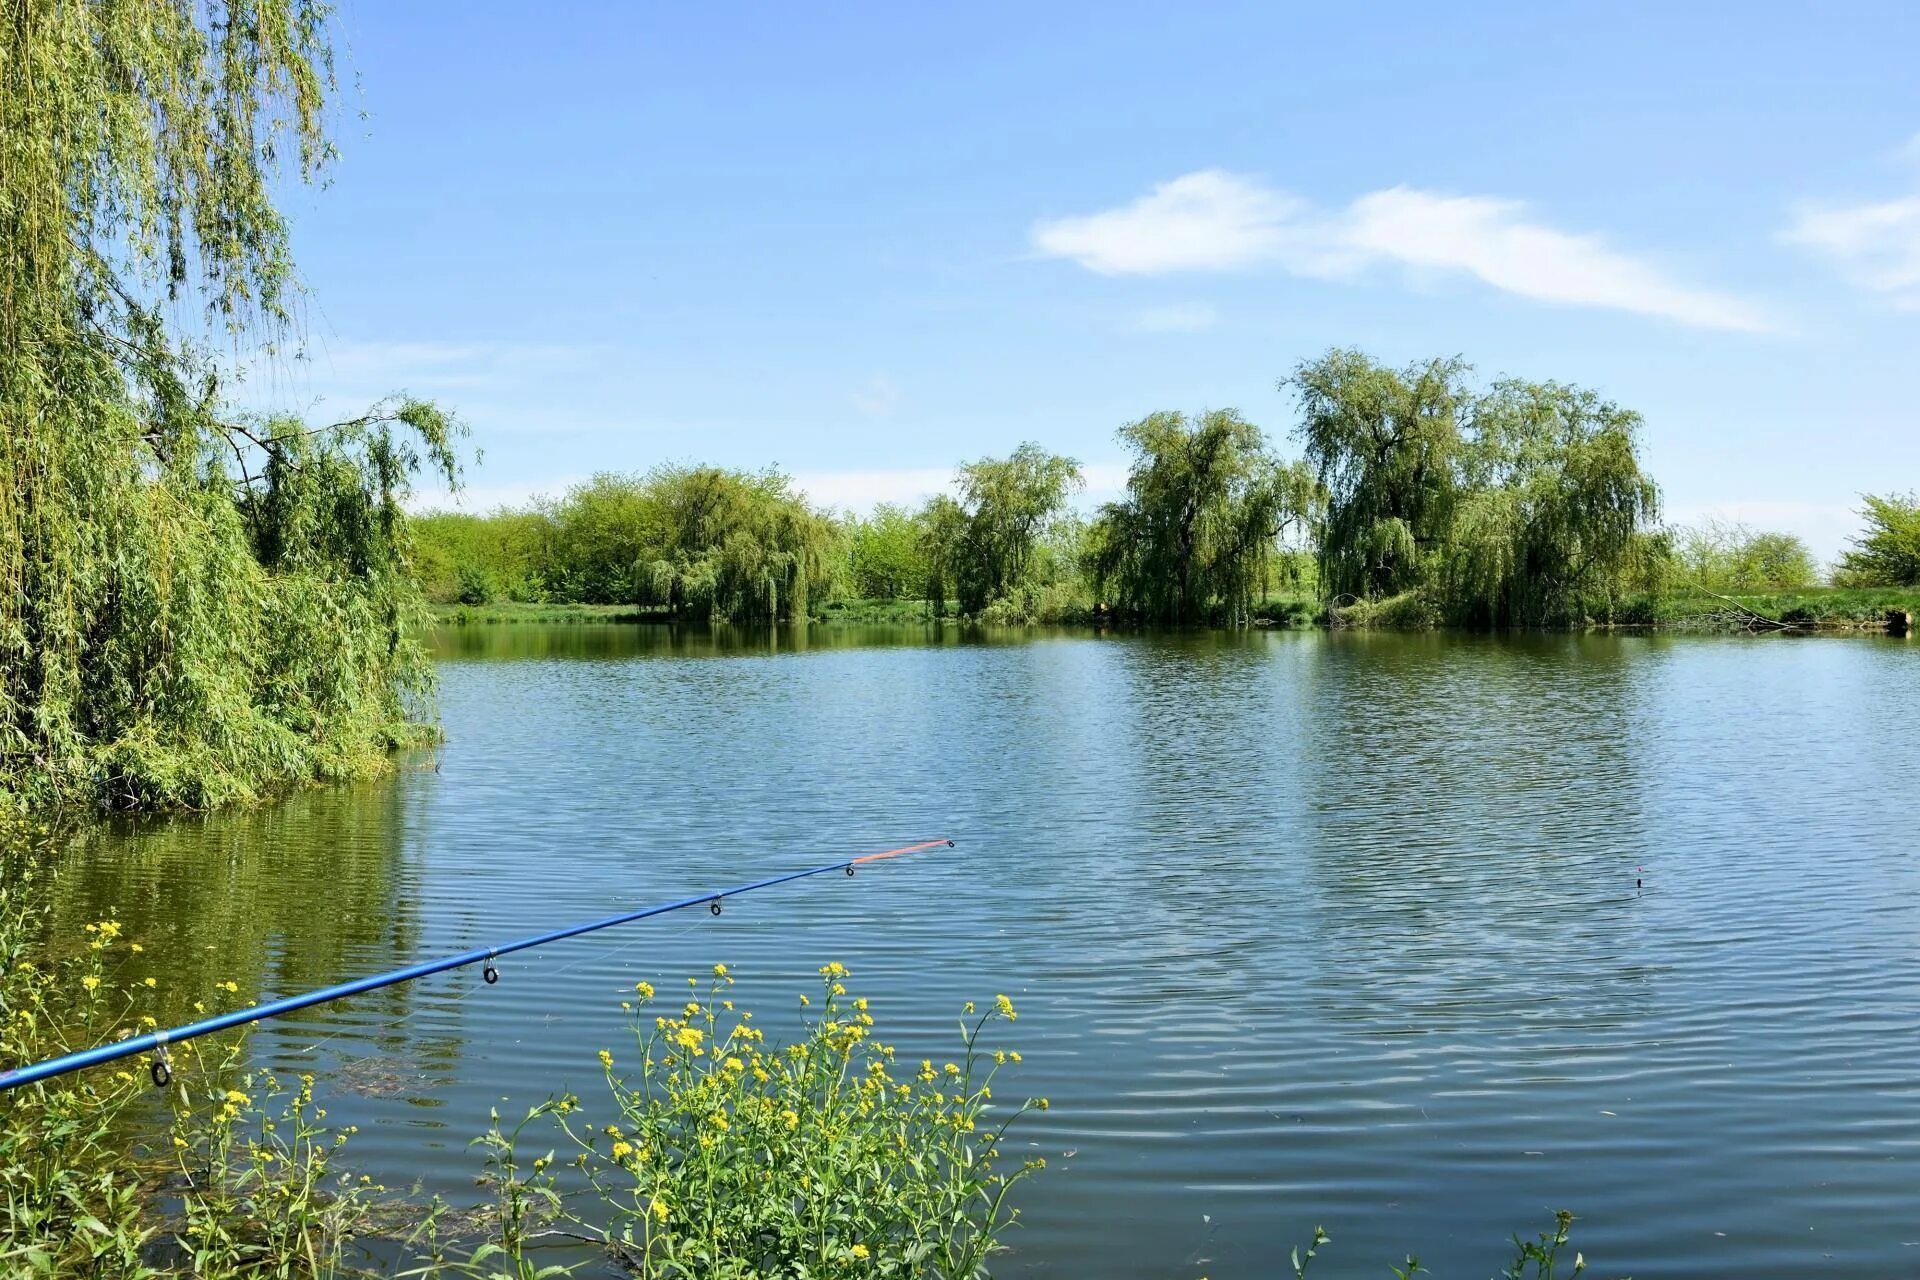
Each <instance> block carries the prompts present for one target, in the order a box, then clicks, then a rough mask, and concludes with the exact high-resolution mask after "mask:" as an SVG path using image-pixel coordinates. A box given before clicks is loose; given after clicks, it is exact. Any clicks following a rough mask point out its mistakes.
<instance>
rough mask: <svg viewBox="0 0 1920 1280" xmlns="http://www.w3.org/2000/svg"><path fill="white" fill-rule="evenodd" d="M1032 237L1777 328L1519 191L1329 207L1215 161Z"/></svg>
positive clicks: (1238, 266) (1055, 253)
mask: <svg viewBox="0 0 1920 1280" xmlns="http://www.w3.org/2000/svg"><path fill="white" fill-rule="evenodd" d="M1032 241H1033V245H1034V247H1035V248H1036V249H1037V250H1039V252H1041V253H1042V254H1045V255H1047V256H1049V257H1058V258H1067V259H1070V260H1072V261H1074V262H1077V263H1079V264H1080V265H1081V266H1083V267H1085V268H1087V269H1088V270H1089V271H1095V272H1099V273H1100V274H1102V275H1163V274H1167V273H1170V272H1176V271H1201V270H1205V271H1231V270H1244V269H1248V268H1253V267H1259V266H1268V265H1272V266H1278V267H1280V268H1282V269H1284V270H1287V271H1291V272H1293V273H1295V274H1297V275H1304V276H1312V277H1316V278H1321V279H1345V278H1351V277H1354V276H1357V275H1359V274H1361V273H1363V272H1365V271H1368V270H1370V269H1375V268H1379V267H1390V266H1399V267H1402V268H1406V269H1410V270H1417V271H1422V272H1428V273H1434V272H1438V273H1448V274H1464V275H1469V276H1472V277H1475V278H1477V279H1479V280H1480V281H1482V282H1483V283H1485V284H1488V285H1491V286H1492V287H1494V288H1496V289H1499V290H1501V291H1503V292H1506V293H1511V294H1514V295H1517V296H1519V297H1524V298H1532V299H1535V300H1538V301H1542V302H1552V303H1559V304H1563V305H1570V306H1587V307H1602V308H1608V309H1612V310H1619V311H1630V312H1635V313H1638V314H1641V315H1651V316H1658V317H1661V318H1663V319H1667V320H1672V321H1675V322H1677V323H1680V324H1685V325H1690V326H1694V327H1696V328H1704V329H1725V330H1733V331H1737V332H1748V333H1760V332H1767V331H1770V330H1772V329H1773V328H1774V327H1775V326H1774V324H1773V322H1772V321H1771V319H1769V317H1768V316H1767V315H1766V314H1765V313H1764V311H1763V310H1762V309H1761V308H1759V307H1757V306H1756V305H1754V304H1753V303H1752V302H1749V301H1747V300H1744V299H1741V298H1737V297H1734V296H1732V295H1729V294H1724V293H1719V292H1715V291H1713V290H1709V289H1703V288H1698V287H1694V286H1690V285H1686V284H1683V283H1681V282H1679V281H1677V280H1674V279H1671V278H1669V276H1668V275H1667V274H1666V273H1665V272H1663V271H1662V270H1661V269H1660V268H1659V267H1657V266H1656V265H1654V264H1653V263H1652V262H1651V261H1648V260H1645V259H1643V258H1640V257H1636V256H1634V255H1632V254H1629V253H1626V252H1624V251H1622V250H1619V249H1616V248H1614V247H1612V246H1611V245H1610V244H1608V243H1607V241H1606V240H1605V239H1604V238H1603V237H1600V236H1597V235H1590V234H1580V233H1573V232H1567V231H1562V230H1559V229H1557V228H1555V227H1552V226H1549V225H1547V224H1545V223H1543V222H1541V221H1539V220H1538V219H1536V218H1535V217H1533V216H1532V215H1531V213H1530V212H1529V210H1528V208H1527V206H1525V205H1524V204H1521V203H1520V202H1518V201H1513V200H1503V199H1496V198H1493V197H1489V196H1457V195H1442V194H1437V193H1434V192H1429V191H1421V190H1418V189H1415V188H1412V187H1393V188H1390V189H1387V190H1383V191H1376V192H1372V193H1370V194H1368V195H1364V196H1361V197H1360V198H1359V199H1357V200H1355V201H1353V202H1352V203H1351V204H1349V205H1348V206H1347V207H1346V208H1345V209H1341V210H1335V211H1331V212H1324V211H1319V210H1316V209H1314V208H1313V207H1311V206H1310V205H1308V204H1307V203H1306V202H1305V201H1303V200H1301V199H1299V198H1298V197H1295V196H1292V195H1290V194H1288V193H1286V192H1282V191H1278V190H1275V189H1273V188H1270V187H1268V186H1266V185H1265V184H1264V183H1262V182H1261V181H1260V180H1259V179H1257V178H1252V177H1248V176H1245V175H1241V174H1233V173H1226V172H1223V171H1221V170H1217V169H1208V170H1203V171H1201V172H1198V173H1190V174H1186V175H1184V176H1183V177H1179V178H1175V179H1174V180H1173V181H1171V182H1164V183H1161V184H1160V185H1159V186H1157V187H1155V188H1154V189H1153V191H1152V192H1151V193H1149V194H1148V195H1145V196H1142V197H1141V198H1140V199H1138V200H1135V201H1133V202H1132V203H1131V204H1127V205H1123V206H1121V207H1119V208H1116V209H1109V210H1107V211H1105V212H1102V213H1095V214H1089V215H1085V216H1082V217H1072V218H1058V219H1053V220H1047V221H1042V222H1039V223H1036V224H1035V225H1034V227H1033V230H1032Z"/></svg>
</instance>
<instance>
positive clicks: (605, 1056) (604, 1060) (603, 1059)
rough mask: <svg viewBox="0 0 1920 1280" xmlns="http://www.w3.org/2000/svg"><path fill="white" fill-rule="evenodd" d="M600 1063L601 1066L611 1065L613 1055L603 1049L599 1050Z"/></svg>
mask: <svg viewBox="0 0 1920 1280" xmlns="http://www.w3.org/2000/svg"><path fill="white" fill-rule="evenodd" d="M600 1065H601V1066H603V1067H611V1066H612V1065H613V1055H612V1054H611V1053H608V1052H607V1051H606V1050H605V1049H602V1050H601V1051H600Z"/></svg>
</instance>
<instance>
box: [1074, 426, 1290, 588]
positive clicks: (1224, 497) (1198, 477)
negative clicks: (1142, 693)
mask: <svg viewBox="0 0 1920 1280" xmlns="http://www.w3.org/2000/svg"><path fill="white" fill-rule="evenodd" d="M1120 439H1121V440H1122V441H1124V442H1125V443H1126V444H1127V445H1128V446H1130V447H1131V448H1132V450H1133V454H1134V461H1133V467H1132V470H1131V471H1130V472H1129V474H1128V476H1127V496H1126V497H1125V498H1124V499H1123V500H1121V501H1119V502H1110V503H1108V504H1106V505H1105V506H1104V507H1102V508H1101V511H1100V516H1099V519H1098V520H1096V521H1095V522H1094V525H1093V531H1092V536H1091V539H1090V541H1091V544H1092V553H1091V556H1090V557H1089V558H1090V561H1091V565H1090V568H1091V570H1092V576H1093V586H1094V594H1095V595H1096V596H1097V597H1102V598H1104V597H1105V596H1106V594H1107V592H1108V591H1109V590H1111V591H1112V592H1113V593H1114V602H1115V607H1116V609H1117V610H1118V611H1119V612H1120V613H1122V614H1124V615H1128V616H1131V617H1134V618H1139V619H1142V620H1145V621H1150V622H1165V623H1192V622H1202V621H1206V620H1209V619H1218V620H1221V621H1225V622H1229V623H1244V622H1245V621H1246V619H1247V618H1248V616H1249V615H1250V613H1251V611H1252V606H1253V602H1254V595H1255V590H1256V588H1258V587H1262V586H1264V585H1265V582H1264V579H1265V578H1266V577H1267V576H1268V571H1269V567H1270V562H1271V560H1272V557H1273V555H1274V553H1275V552H1276V551H1277V550H1278V549H1279V539H1280V536H1281V534H1282V533H1283V532H1284V531H1285V530H1286V529H1287V527H1288V526H1289V525H1292V524H1293V523H1295V522H1296V521H1303V520H1305V518H1306V517H1307V514H1308V512H1309V509H1310V507H1311V505H1312V500H1313V495H1314V483H1313V479H1312V477H1311V476H1310V475H1309V474H1308V472H1307V470H1306V468H1305V466H1303V465H1302V464H1299V463H1294V464H1292V465H1285V464H1282V463H1281V462H1279V461H1278V460H1277V459H1275V458H1274V457H1273V455H1272V454H1271V453H1270V452H1269V450H1268V448H1267V442H1266V439H1265V437H1263V436H1262V435H1261V433H1260V429H1259V428H1258V427H1256V426H1254V425H1253V424H1252V423H1250V422H1248V421H1246V420H1245V419H1244V418H1242V417H1241V416H1240V415H1239V414H1238V413H1236V412H1234V411H1233V410H1231V409H1216V410H1213V411H1212V412H1209V413H1205V414H1202V415H1200V417H1199V418H1197V419H1189V418H1188V417H1187V416H1186V415H1185V414H1182V413H1155V414H1150V415H1149V416H1147V417H1145V418H1142V419H1141V420H1140V421H1138V422H1134V423H1130V424H1128V425H1127V426H1124V427H1122V428H1121V429H1120Z"/></svg>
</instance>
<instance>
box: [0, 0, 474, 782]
mask: <svg viewBox="0 0 1920 1280" xmlns="http://www.w3.org/2000/svg"><path fill="white" fill-rule="evenodd" d="M325 19H326V11H325V8H324V7H323V6H321V5H319V4H315V3H309V2H307V0H227V2H224V3H222V2H220V0H118V2H109V0H10V2H9V3H8V4H7V5H6V11H5V14H4V17H3V18H0V240H3V241H4V243H5V245H6V252H5V254H4V256H3V257H0V415H3V416H4V431H0V578H4V591H3V592H0V596H3V598H0V798H5V797H12V799H13V801H14V802H17V801H19V800H20V799H22V798H24V799H26V800H28V801H29V802H52V801H73V800H79V799H83V798H84V799H88V800H92V801H96V802H103V803H107V804H113V805H121V806H149V805H168V804H190V805H203V804H211V803H216V802H220V801H224V800H231V799H236V798H242V797H246V796H250V795H253V794H255V793H257V792H258V791H259V790H261V789H262V788H263V787H265V786H268V785H271V784H273V783H276V782H281V781H287V780H293V779H300V778H311V777H326V776H338V775H341V774H346V773H351V772H356V771H360V770H364V769H367V768H373V767H378V764H379V762H380V760H381V759H383V755H384V751H385V749H386V748H388V747H390V746H391V745H392V744H393V743H395V742H397V741H400V740H402V739H404V738H406V737H408V736H409V735H410V732H411V731H410V729H409V727H408V714H407V712H408V708H407V706H406V695H407V693H408V691H409V690H411V689H415V688H418V687H420V685H421V684H422V682H423V681H424V679H425V668H424V665H423V663H422V661H421V658H420V655H419V653H418V651H417V649H416V647H415V646H414V645H413V644H412V642H411V641H410V640H409V639H408V634H409V625H410V622H411V619H412V617H413V615H414V613H415V611H416V610H417V608H418V594H417V592H415V591H414V590H413V588H412V582H411V577H410V575H409V573H408V566H407V541H406V530H405V527H404V517H403V515H402V511H401V500H402V499H403V498H404V497H405V495H406V492H407V486H408V484H409V479H410V477H411V476H412V475H413V474H414V472H415V471H416V469H418V468H419V467H420V466H422V465H423V464H430V465H432V466H434V467H436V468H437V469H439V470H440V471H441V472H442V473H443V474H445V475H446V476H447V478H448V480H449V481H450V482H451V480H452V479H453V476H454V472H455V459H454V455H453V452H452V441H453V439H454V437H455V436H456V435H457V433H458V426H457V424H456V423H454V422H453V421H452V420H450V419H449V418H447V417H446V416H445V415H443V414H441V413H440V412H438V411H437V410H435V409H434V408H433V407H432V406H429V405H426V404H423V403H420V402H416V401H397V402H393V403H389V404H386V405H382V406H378V407H376V408H375V409H374V410H373V411H371V412H369V413H368V414H366V415H363V416H361V417H359V418H356V419H353V420H351V421H349V422H345V423H339V424H335V425H334V426H332V427H319V428H309V427H306V426H304V425H301V424H298V423H293V422H287V421H277V420H272V421H266V420H258V419H248V418H244V417H240V416H237V415H234V414H232V413H230V412H227V411H226V410H225V408H224V401H223V397H222V393H221V378H220V370H219V368H218V366H217V364H216V362H215V360H214V359H213V358H212V355H211V352H212V351H213V350H215V349H216V345H217V344H218V343H219V342H221V341H222V340H226V341H229V342H231V341H235V340H237V339H239V338H241V337H243V336H248V335H251V336H252V337H254V338H256V339H260V340H264V341H266V342H269V343H270V342H271V341H272V340H273V338H274V337H275V336H276V335H283V334H284V332H285V326H286V321H287V318H288V308H289V305H290V299H291V298H292V296H293V295H294V292H295V290H296V284H295V282H294V277H293V268H292V263H291V259H290V256H289V252H288V244H287V232H286V226H285V223H284V221H283V220H282V218H281V216H280V214H279V213H278V211H277V210H276V209H275V207H274V205H273V201H272V198H271V184H272V182H273V181H274V175H275V173H276V171H277V169H278V168H279V167H280V166H281V163H282V161H283V159H287V158H290V159H291V161H292V164H291V167H292V169H293V170H294V171H295V173H296V174H297V176H299V177H300V178H302V179H311V178H313V177H314V176H315V175H316V174H317V173H318V172H319V171H320V170H321V168H322V167H323V166H324V165H325V163H326V162H327V160H328V159H329V156H330V149H329V145H328V143H327V139H326V134H325V129H324V127H323V126H324V122H323V112H324V108H325V103H326V99H327V95H328V93H329V92H330V90H331V87H332V81H331V74H332V73H331V61H330V54H329V50H328V45H327V41H326V31H325Z"/></svg>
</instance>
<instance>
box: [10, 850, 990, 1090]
mask: <svg viewBox="0 0 1920 1280" xmlns="http://www.w3.org/2000/svg"><path fill="white" fill-rule="evenodd" d="M939 845H945V846H947V847H948V848H952V847H953V841H951V840H949V839H947V838H946V837H944V836H943V837H941V838H940V839H937V840H923V841H921V842H920V843H919V844H909V845H902V846H901V847H900V848H898V849H887V850H884V851H882V852H880V853H868V854H862V855H861V856H860V857H857V858H850V859H847V860H845V861H842V862H829V863H826V864H824V865H822V866H818V867H809V868H807V869H806V870H805V871H789V872H787V873H786V874H785V875H778V876H769V877H767V878H766V879H765V880H755V881H754V882H753V883H751V884H742V885H735V886H734V887H733V888H731V889H721V890H719V891H717V892H714V893H702V894H698V895H696V896H694V897H691V898H681V899H680V900H678V901H677V902H663V903H660V904H659V905H657V906H652V907H642V908H640V909H639V910H638V911H626V912H622V913H621V914H619V915H617V916H608V917H607V918H606V919H604V920H593V921H590V922H588V923H586V924H576V925H569V926H567V927H566V928H564V929H552V930H549V931H547V932H546V933H536V934H534V935H533V936H532V937H528V938H520V939H518V940H516V941H513V942H503V943H500V944H498V945H496V946H491V947H475V948H474V949H473V950H471V951H462V952H461V953H460V954H458V955H452V956H443V957H441V958H440V959H438V960H427V961H424V962H422V963H420V964H415V965H409V966H407V967H406V968H404V969H394V970H392V971H391V972H389V973H376V974H374V975H373V976H371V977H367V978H356V979H354V980H353V981H352V982H342V983H340V984H338V985H336V986H331V987H322V988H321V989H320V990H318V991H309V992H307V993H306V994H304V995H298V996H287V997H286V998H284V999H281V1000H269V1001H268V1002H267V1003H265V1004H261V1005H255V1006H253V1007H252V1008H249V1009H235V1010H233V1011H231V1012H229V1013H221V1014H216V1015H214V1016H213V1017H211V1018H203V1019H201V1020H200V1021H199V1022H190V1023H188V1024H187V1025H186V1026H184V1027H172V1028H170V1029H168V1030H165V1031H150V1032H148V1033H147V1034H145V1035H139V1036H130V1037H128V1038H127V1039H125V1040H115V1041H114V1042H113V1043H111V1044H103V1045H99V1046H97V1047H95V1048H92V1049H82V1050H80V1051H79V1052H77V1053H68V1054H63V1055H61V1056H60V1057H58V1058H49V1059H47V1060H46V1061H45V1062H36V1063H34V1064H33V1065H32V1066H26V1067H16V1068H14V1069H13V1070H11V1071H0V1092H3V1091H5V1090H7V1089H15V1088H18V1087H19V1086H21V1085H26V1084H32V1083H33V1082H34V1081H36V1080H47V1079H51V1078H52V1077H54V1076H63V1075H66V1074H67V1073H69V1072H72V1071H80V1070H83V1069H85V1068H87V1067H95V1066H99V1065H100V1064H101V1063H105V1062H117V1061H119V1060H120V1059H122V1058H131V1057H134V1056H136V1055H138V1054H142V1053H152V1054H153V1055H154V1056H153V1059H152V1061H150V1062H149V1063H148V1064H147V1070H148V1072H149V1074H150V1075H151V1076H152V1077H153V1083H154V1084H155V1085H157V1086H160V1087H162V1088H164V1087H165V1086H166V1084H167V1082H168V1081H169V1080H171V1079H172V1078H173V1071H172V1067H171V1066H170V1065H169V1063H168V1061H167V1046H168V1045H170V1044H177V1043H179V1042H180V1041H182V1040H192V1039H194V1038H196V1037H198V1036H205V1035H212V1034H213V1033H214V1032H216V1031H226V1030H229V1029H231V1028H233V1027H240V1026H245V1025H246V1024H247V1023H250V1022H261V1021H264V1020H266V1019H268V1018H277V1017H279V1016H280V1015H281V1014H283V1013H292V1012H294V1011H295V1010H296V1009H309V1008H312V1007H313V1006H314V1005H316V1004H326V1003H327V1002H328V1001H331V1000H344V999H345V998H346V997H348V996H357V995H360V994H361V993H362V992H366V991H378V990H380V988H382V987H392V986H397V985H399V984H400V983H402V982H412V981H413V980H414V979H416V978H424V977H427V976H428V975H429V974H435V973H445V972H446V971H447V970H449V969H461V968H465V967H466V966H467V965H470V964H480V965H482V966H483V967H482V968H481V970H480V976H481V977H482V978H483V979H485V980H486V981H487V982H488V983H489V984H492V983H494V982H498V981H499V980H500V971H499V970H498V969H496V968H494V964H493V962H494V961H495V960H498V959H499V958H500V957H501V956H506V955H512V954H513V953H514V952H516V951H526V950H529V949H530V948H533V947H540V946H545V945H546V944H547V943H549V942H559V941H561V940H562V939H564V938H577V937H579V936H580V935H581V934H583V933H595V932H598V931H599V930H601V929H611V928H612V927H613V926H614V925H617V924H631V923H632V922H633V921H635V920H645V919H647V918H648V917H650V916H662V915H666V914H667V913H668V912H670V911H680V910H682V909H684V908H687V907H697V906H700V905H702V904H704V905H705V906H706V908H707V910H708V911H710V912H712V913H713V914H714V915H716V916H717V915H719V914H720V907H721V903H722V902H724V901H725V900H726V899H728V898H732V897H737V896H739V895H740V894H743V893H752V892H753V891H754V890H756V889H768V888H771V887H773V886H774V885H776V884H786V883H787V882H788V881H791V880H805V879H807V878H808V877H809V876H819V875H825V874H826V873H827V872H829V871H845V872H846V873H847V874H848V875H852V874H853V872H854V868H856V867H858V866H860V865H861V864H862V863H866V862H880V861H883V860H884V859H887V858H898V857H903V856H905V855H906V854H909V853H919V852H921V851H922V850H924V849H932V848H935V847H937V846H939Z"/></svg>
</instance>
